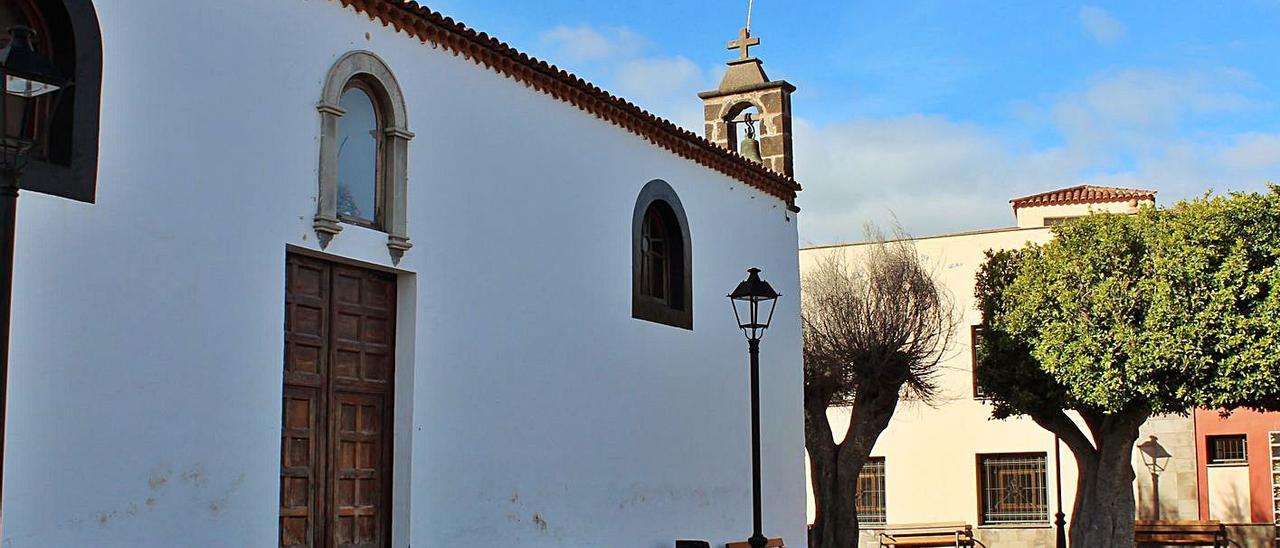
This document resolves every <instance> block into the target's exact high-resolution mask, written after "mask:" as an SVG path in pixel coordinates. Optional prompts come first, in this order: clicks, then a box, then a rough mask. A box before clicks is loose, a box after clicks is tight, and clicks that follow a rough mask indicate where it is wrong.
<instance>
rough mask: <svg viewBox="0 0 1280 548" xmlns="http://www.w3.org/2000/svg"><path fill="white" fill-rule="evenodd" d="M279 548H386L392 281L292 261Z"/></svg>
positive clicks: (288, 283) (314, 261)
mask: <svg viewBox="0 0 1280 548" xmlns="http://www.w3.org/2000/svg"><path fill="white" fill-rule="evenodd" d="M287 278H288V279H287V280H286V288H287V290H286V292H285V363H284V384H285V388H284V402H283V406H284V412H283V424H282V429H281V431H282V436H281V446H280V459H281V461H280V470H281V472H280V545H281V546H289V547H294V546H297V547H302V546H306V547H321V546H324V547H342V548H349V547H350V548H357V547H358V548H383V547H386V546H389V545H390V543H391V538H390V529H391V528H390V494H391V458H390V455H391V432H392V431H393V430H392V426H391V425H392V423H391V417H390V409H392V408H393V407H392V404H391V402H392V395H393V385H392V382H393V379H394V375H395V368H394V359H393V356H394V349H395V302H396V283H395V281H396V280H395V277H394V276H393V275H390V274H385V273H381V272H377V271H372V270H365V269H360V268H355V267H348V266H344V265H338V264H334V263H328V262H325V261H321V260H318V259H311V258H307V257H301V256H295V255H290V256H289V258H288V268H287Z"/></svg>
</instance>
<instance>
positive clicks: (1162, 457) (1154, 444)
mask: <svg viewBox="0 0 1280 548" xmlns="http://www.w3.org/2000/svg"><path fill="white" fill-rule="evenodd" d="M1138 450H1139V451H1141V452H1142V464H1145V465H1146V466H1147V470H1150V471H1151V507H1152V508H1153V509H1154V511H1155V519H1157V520H1158V519H1160V473H1161V472H1164V470H1165V468H1167V467H1168V466H1169V459H1170V458H1171V457H1173V455H1172V454H1170V453H1169V452H1168V451H1166V450H1165V448H1164V446H1162V445H1160V442H1158V441H1156V437H1155V436H1150V437H1149V438H1148V439H1147V441H1144V442H1142V443H1139V444H1138Z"/></svg>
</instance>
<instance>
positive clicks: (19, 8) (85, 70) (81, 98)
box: [0, 0, 102, 202]
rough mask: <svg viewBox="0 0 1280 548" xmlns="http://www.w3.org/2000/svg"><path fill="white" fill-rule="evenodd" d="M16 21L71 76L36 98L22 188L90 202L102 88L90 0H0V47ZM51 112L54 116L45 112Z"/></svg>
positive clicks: (99, 40) (98, 37)
mask: <svg viewBox="0 0 1280 548" xmlns="http://www.w3.org/2000/svg"><path fill="white" fill-rule="evenodd" d="M16 25H21V26H24V27H28V28H31V29H32V30H33V31H34V33H35V34H34V36H33V37H32V45H33V46H34V47H35V49H36V51H37V52H38V53H40V54H41V55H43V56H45V57H48V58H49V59H50V60H51V61H53V64H54V65H56V66H57V67H58V69H59V70H60V71H61V72H62V74H63V75H64V76H66V77H67V78H69V79H70V80H71V81H72V85H70V86H67V87H66V88H64V89H63V90H62V91H61V92H60V93H59V94H57V95H53V94H51V95H46V96H44V97H45V98H47V99H48V100H42V101H41V102H40V103H43V104H40V103H38V104H37V107H36V108H39V109H41V110H42V111H43V112H42V114H41V115H39V116H36V117H35V121H34V122H33V123H38V124H41V127H39V128H36V129H37V134H38V135H40V136H41V139H40V141H39V142H37V143H35V146H34V148H32V150H31V152H30V159H29V162H28V164H27V166H26V167H25V168H24V170H23V173H22V180H21V185H22V189H23V190H30V191H34V192H40V193H43V194H50V195H53V196H59V197H63V198H69V199H72V200H77V201H81V202H93V201H94V200H95V199H96V194H97V180H98V117H99V113H100V111H101V100H100V96H101V90H102V35H101V30H100V28H99V26H98V15H97V12H96V11H94V8H93V2H71V1H66V0H57V1H53V0H6V1H4V2H0V47H3V46H4V45H7V42H8V29H9V28H10V27H12V26H16ZM50 112H51V113H52V116H46V115H45V114H47V113H50ZM46 124H47V125H46Z"/></svg>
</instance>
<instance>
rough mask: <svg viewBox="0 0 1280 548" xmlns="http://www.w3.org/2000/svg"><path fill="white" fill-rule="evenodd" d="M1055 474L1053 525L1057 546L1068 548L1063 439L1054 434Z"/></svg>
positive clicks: (1058, 547)
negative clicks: (1063, 504) (1056, 507)
mask: <svg viewBox="0 0 1280 548" xmlns="http://www.w3.org/2000/svg"><path fill="white" fill-rule="evenodd" d="M1053 475H1054V476H1056V478H1057V480H1058V485H1057V487H1058V511H1057V512H1054V514H1053V525H1054V527H1056V528H1057V529H1058V531H1057V538H1056V541H1057V542H1056V545H1057V548H1067V514H1066V512H1063V511H1062V439H1061V438H1059V437H1058V436H1057V435H1054V436H1053Z"/></svg>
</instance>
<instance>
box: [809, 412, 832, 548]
mask: <svg viewBox="0 0 1280 548" xmlns="http://www.w3.org/2000/svg"><path fill="white" fill-rule="evenodd" d="M827 402H828V400H827V399H824V398H809V397H806V398H805V410H804V446H805V449H807V450H808V451H809V482H810V484H811V485H812V487H813V500H814V506H815V508H816V513H815V515H814V519H813V527H811V528H810V529H809V546H810V547H811V548H819V547H822V546H835V537H834V535H835V529H834V526H833V524H835V523H838V522H839V519H838V518H834V517H832V516H830V515H829V514H830V513H831V512H830V511H829V510H828V508H827V506H828V505H827V504H826V501H832V500H836V499H837V498H838V496H837V493H838V490H837V487H836V473H837V472H838V470H837V468H836V455H837V452H838V450H839V446H837V445H836V442H835V440H833V439H832V434H831V423H830V422H829V421H828V420H827Z"/></svg>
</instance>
